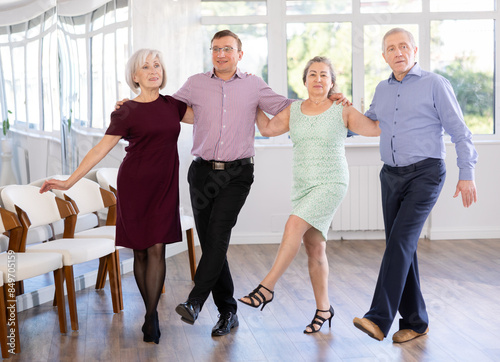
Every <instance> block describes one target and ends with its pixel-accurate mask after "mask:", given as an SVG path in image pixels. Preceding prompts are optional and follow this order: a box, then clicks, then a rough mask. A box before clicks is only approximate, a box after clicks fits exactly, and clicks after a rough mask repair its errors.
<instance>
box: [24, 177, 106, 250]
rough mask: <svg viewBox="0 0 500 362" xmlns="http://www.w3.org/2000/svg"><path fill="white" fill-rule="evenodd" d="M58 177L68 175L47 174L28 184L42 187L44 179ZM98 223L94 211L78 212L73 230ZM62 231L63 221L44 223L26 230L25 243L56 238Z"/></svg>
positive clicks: (90, 226)
mask: <svg viewBox="0 0 500 362" xmlns="http://www.w3.org/2000/svg"><path fill="white" fill-rule="evenodd" d="M58 177H66V178H67V177H69V176H59V175H55V176H48V177H44V178H41V179H38V180H35V181H32V182H30V183H29V184H30V185H33V186H37V187H42V185H43V183H44V182H45V180H48V179H51V178H58ZM98 225H99V217H98V215H97V214H96V213H88V214H83V213H81V214H79V215H78V219H77V220H76V226H75V232H76V233H77V232H80V231H83V230H88V229H91V228H94V227H96V226H98ZM63 232H64V222H63V221H62V220H61V221H58V222H55V223H53V224H51V225H44V227H38V228H32V229H30V230H29V232H28V237H27V239H26V244H27V245H29V244H34V243H37V242H43V241H46V240H51V239H57V238H58V237H60V235H62V234H63Z"/></svg>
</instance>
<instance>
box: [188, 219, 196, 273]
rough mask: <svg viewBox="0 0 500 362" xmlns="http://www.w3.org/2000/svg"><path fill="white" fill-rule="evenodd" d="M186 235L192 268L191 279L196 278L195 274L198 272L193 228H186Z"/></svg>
mask: <svg viewBox="0 0 500 362" xmlns="http://www.w3.org/2000/svg"><path fill="white" fill-rule="evenodd" d="M186 237H187V246H188V255H189V267H190V268H191V280H194V275H195V274H196V255H195V250H194V233H193V228H191V229H189V230H186Z"/></svg>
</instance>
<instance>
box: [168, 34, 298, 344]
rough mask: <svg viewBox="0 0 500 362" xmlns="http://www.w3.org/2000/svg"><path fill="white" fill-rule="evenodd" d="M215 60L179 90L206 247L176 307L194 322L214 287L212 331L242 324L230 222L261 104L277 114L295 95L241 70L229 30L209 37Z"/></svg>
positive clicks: (243, 191)
mask: <svg viewBox="0 0 500 362" xmlns="http://www.w3.org/2000/svg"><path fill="white" fill-rule="evenodd" d="M211 51H212V62H213V65H214V68H213V69H212V70H211V71H209V72H207V73H200V74H196V75H194V76H192V77H190V78H189V79H188V80H187V81H186V83H185V84H184V85H183V86H182V88H181V89H179V91H178V92H177V93H175V94H174V95H173V97H174V98H176V99H178V100H180V101H182V102H185V103H186V104H187V105H188V106H190V107H192V108H193V111H194V115H195V120H194V127H193V149H192V154H193V156H194V157H195V158H194V161H193V163H192V164H191V166H190V168H189V172H188V181H189V186H190V187H189V188H190V195H191V204H192V207H193V213H194V218H195V222H196V230H197V232H198V237H199V240H200V245H201V249H202V255H201V259H200V262H199V264H198V267H197V270H196V275H195V277H194V283H195V285H194V288H193V289H192V290H191V293H190V294H189V297H188V299H187V301H186V302H184V303H181V304H179V305H178V306H177V307H176V309H175V310H176V312H177V313H178V314H180V315H181V317H182V318H181V319H182V320H183V321H184V322H186V323H189V324H194V322H195V321H196V319H197V318H198V314H199V312H200V311H201V309H202V307H203V304H204V303H205V301H206V300H207V298H208V296H209V294H210V292H212V296H213V298H214V302H215V305H216V306H217V308H218V310H219V314H220V316H219V321H218V322H217V324H216V325H215V326H214V328H213V329H212V336H223V335H226V334H228V333H229V332H230V331H231V329H232V328H233V327H236V326H238V316H237V315H236V310H237V305H236V300H235V299H234V297H233V294H234V286H233V280H232V278H231V272H230V270H229V264H228V261H227V258H226V253H227V249H228V247H229V241H230V238H231V230H232V228H233V227H234V225H235V224H236V220H237V218H238V214H239V212H240V210H241V208H242V207H243V204H244V203H245V200H246V198H247V196H248V193H249V192H250V187H251V185H252V183H253V177H254V176H253V173H254V165H253V163H254V159H253V156H254V155H255V151H254V137H255V118H256V112H257V108H261V109H262V110H264V111H265V112H267V113H269V114H273V115H275V114H277V113H279V112H280V111H281V110H283V109H285V108H286V107H287V106H288V105H289V104H290V103H291V102H293V101H292V100H289V99H287V98H286V97H283V96H280V95H278V94H276V93H275V92H273V90H272V89H271V88H270V87H269V86H268V85H267V84H266V83H265V82H264V81H263V80H262V79H261V78H259V77H257V76H254V75H249V74H247V73H243V72H241V71H240V70H239V69H238V68H237V65H238V62H239V61H240V60H241V59H242V57H243V51H242V50H241V40H240V39H239V38H238V36H237V35H236V34H234V33H233V32H231V31H229V30H222V31H219V32H218V33H216V34H215V35H214V37H213V39H212V42H211Z"/></svg>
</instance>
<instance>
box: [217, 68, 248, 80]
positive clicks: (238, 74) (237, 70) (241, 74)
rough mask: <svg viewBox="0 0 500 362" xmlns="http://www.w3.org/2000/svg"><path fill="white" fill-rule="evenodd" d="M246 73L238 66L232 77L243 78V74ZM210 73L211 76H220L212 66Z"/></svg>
mask: <svg viewBox="0 0 500 362" xmlns="http://www.w3.org/2000/svg"><path fill="white" fill-rule="evenodd" d="M244 74H245V73H243V72H242V71H241V70H240V68H236V73H234V75H233V76H232V77H231V79H233V78H235V77H238V78H243V75H244ZM209 75H210V78H218V77H217V75H216V74H215V69H214V68H212V70H211V71H210V72H209Z"/></svg>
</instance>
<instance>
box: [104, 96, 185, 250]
mask: <svg viewBox="0 0 500 362" xmlns="http://www.w3.org/2000/svg"><path fill="white" fill-rule="evenodd" d="M185 112H186V104H185V103H183V102H180V101H178V100H176V99H174V98H172V97H170V96H162V95H160V96H159V97H158V98H157V99H156V100H155V101H153V102H149V103H140V102H135V101H128V102H125V103H124V104H123V105H122V106H121V107H120V109H118V110H116V111H114V112H113V113H112V114H111V123H110V125H109V128H108V129H107V130H106V134H108V135H116V136H122V138H123V139H125V140H127V141H128V142H129V145H128V146H127V147H126V148H125V151H127V154H126V156H125V158H124V159H123V162H122V164H121V165H120V168H119V170H118V180H117V193H118V195H117V217H116V245H119V246H124V247H127V248H131V249H136V250H144V249H147V248H149V247H150V246H152V245H155V244H158V243H164V244H170V243H175V242H178V241H181V240H182V231H181V224H180V216H179V155H178V153H177V139H178V137H179V132H180V129H181V126H180V120H181V119H182V118H183V117H184V114H185Z"/></svg>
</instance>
